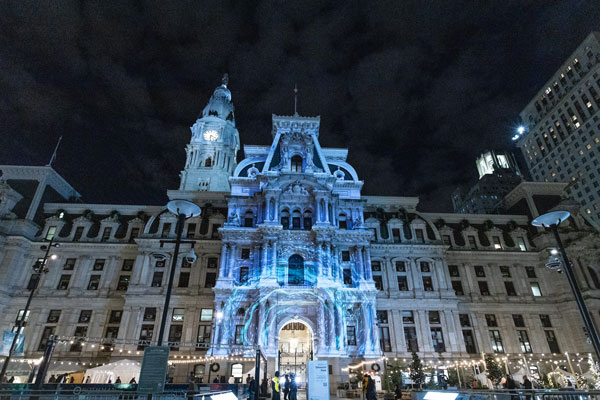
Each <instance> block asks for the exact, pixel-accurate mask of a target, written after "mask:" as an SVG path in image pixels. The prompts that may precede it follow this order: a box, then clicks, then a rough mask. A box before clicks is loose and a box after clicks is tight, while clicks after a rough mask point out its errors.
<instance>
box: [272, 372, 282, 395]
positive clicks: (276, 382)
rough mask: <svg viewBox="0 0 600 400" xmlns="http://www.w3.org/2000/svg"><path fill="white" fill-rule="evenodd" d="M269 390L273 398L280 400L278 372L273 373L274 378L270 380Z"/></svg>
mask: <svg viewBox="0 0 600 400" xmlns="http://www.w3.org/2000/svg"><path fill="white" fill-rule="evenodd" d="M271 390H272V391H273V398H274V399H277V400H280V399H281V392H280V387H279V371H275V376H274V377H273V379H272V380H271Z"/></svg>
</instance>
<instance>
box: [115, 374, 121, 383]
mask: <svg viewBox="0 0 600 400" xmlns="http://www.w3.org/2000/svg"><path fill="white" fill-rule="evenodd" d="M118 383H121V377H120V376H117V380H116V381H115V384H118Z"/></svg>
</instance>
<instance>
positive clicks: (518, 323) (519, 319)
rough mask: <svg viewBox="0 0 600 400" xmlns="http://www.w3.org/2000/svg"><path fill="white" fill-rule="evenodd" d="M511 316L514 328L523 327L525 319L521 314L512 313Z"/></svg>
mask: <svg viewBox="0 0 600 400" xmlns="http://www.w3.org/2000/svg"><path fill="white" fill-rule="evenodd" d="M512 318H513V322H514V324H515V327H516V328H525V320H524V319H523V316H522V315H521V314H513V316H512Z"/></svg>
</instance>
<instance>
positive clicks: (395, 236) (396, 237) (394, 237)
mask: <svg viewBox="0 0 600 400" xmlns="http://www.w3.org/2000/svg"><path fill="white" fill-rule="evenodd" d="M392 240H393V241H394V243H400V242H401V239H400V229H398V228H392Z"/></svg>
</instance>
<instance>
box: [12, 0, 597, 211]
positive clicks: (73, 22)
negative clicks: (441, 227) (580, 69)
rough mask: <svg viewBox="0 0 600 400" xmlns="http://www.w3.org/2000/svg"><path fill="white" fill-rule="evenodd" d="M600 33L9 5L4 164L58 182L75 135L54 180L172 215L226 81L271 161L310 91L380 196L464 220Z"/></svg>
mask: <svg viewBox="0 0 600 400" xmlns="http://www.w3.org/2000/svg"><path fill="white" fill-rule="evenodd" d="M598 29H600V3H599V2H597V1H596V2H595V1H588V2H584V1H575V0H565V1H551V2H550V1H521V2H517V1H483V0H482V1H470V2H464V3H461V2H458V1H448V0H443V1H422V0H421V1H415V2H410V1H406V0H402V1H399V0H395V1H376V0H372V1H365V2H355V1H340V2H327V1H322V0H321V1H314V2H312V1H280V2H276V1H273V2H267V1H238V2H233V1H225V0H217V1H214V2H208V1H203V2H199V1H189V2H183V1H179V2H176V1H164V0H160V1H156V2H151V1H135V2H126V1H118V2H117V1H113V2H108V1H98V2H91V1H84V2H67V1H48V2H41V1H21V0H19V1H11V0H2V1H0V164H32V165H44V164H46V163H47V162H48V160H49V158H50V155H51V154H52V151H53V148H54V145H55V144H56V141H57V140H58V137H59V136H60V135H63V136H64V137H63V142H62V145H61V147H60V150H59V153H58V158H57V160H56V162H55V164H54V167H55V169H56V170H57V171H58V172H59V173H61V174H62V175H63V176H64V177H65V178H66V179H67V180H68V181H69V182H70V183H71V184H72V185H73V186H74V187H75V188H76V189H77V190H78V191H79V192H80V193H82V195H83V200H84V201H86V202H89V203H119V204H163V203H164V202H166V201H167V199H166V190H167V189H176V188H177V186H178V174H179V172H180V170H181V169H182V168H183V165H184V162H185V151H184V147H185V144H186V143H187V142H188V141H189V138H190V131H189V126H191V125H192V124H193V123H194V121H195V120H196V117H197V116H198V114H199V113H200V112H201V110H202V108H203V107H204V106H205V104H206V103H207V101H208V99H209V97H210V95H211V94H212V91H213V90H214V88H215V87H216V86H217V85H218V84H219V83H220V78H221V75H222V74H223V73H224V72H228V73H229V76H230V81H229V82H230V83H229V88H230V89H231V92H232V95H233V102H234V104H235V106H236V123H237V127H238V129H239V131H240V139H241V142H242V144H265V145H266V144H270V141H271V114H272V113H275V114H284V115H290V114H292V113H293V104H294V98H293V88H294V84H295V83H297V84H298V88H299V100H298V111H299V113H300V114H301V115H309V116H312V115H320V116H321V133H320V141H321V145H322V146H326V147H348V148H349V149H350V152H349V162H350V163H351V164H352V165H353V166H354V167H355V168H356V170H357V172H358V174H359V177H360V178H361V179H362V180H364V181H365V186H364V193H365V194H380V195H395V196H417V195H418V196H420V198H421V207H420V208H421V209H423V210H428V211H429V210H431V211H448V210H450V209H451V202H450V193H451V192H452V190H453V189H454V188H455V187H456V186H457V185H460V184H465V183H469V182H474V181H475V180H476V177H477V171H476V168H475V158H476V157H477V156H478V155H479V154H480V153H481V152H482V151H484V150H485V149H490V148H493V149H511V148H513V145H512V143H511V141H510V137H511V135H512V133H513V130H514V129H515V127H516V125H517V124H518V113H519V112H520V111H521V109H522V108H523V107H524V106H525V105H526V104H527V102H528V101H529V100H530V99H531V98H532V97H533V95H534V94H535V93H536V92H537V90H539V89H540V88H541V86H542V85H543V84H544V82H545V81H546V80H547V79H549V78H550V76H551V74H553V73H554V72H555V71H556V69H557V68H558V67H559V66H560V65H561V64H562V63H563V62H564V61H565V60H566V58H567V57H568V56H569V55H570V53H571V52H572V51H573V50H575V48H576V47H577V45H578V44H579V43H580V42H581V41H582V40H583V39H584V38H585V37H586V36H587V35H588V33H589V32H590V31H592V30H598ZM514 150H515V152H516V151H517V149H516V148H515V149H514ZM241 157H242V152H240V154H239V155H238V159H241Z"/></svg>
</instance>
